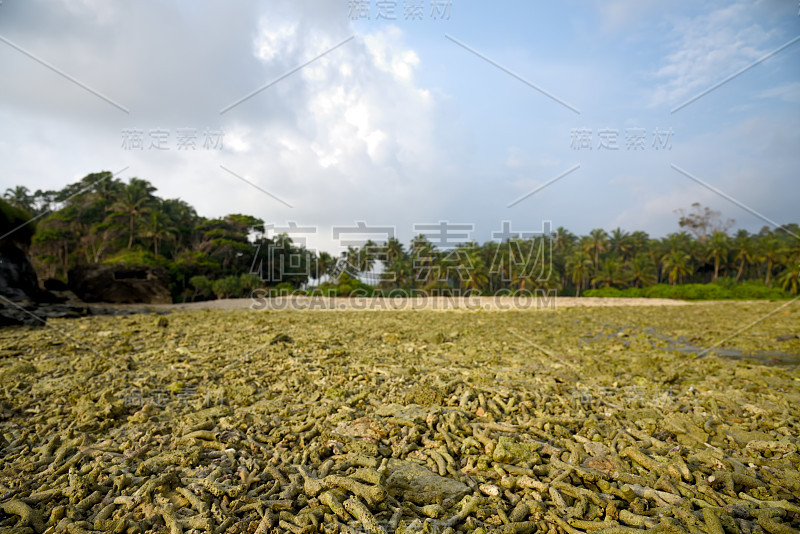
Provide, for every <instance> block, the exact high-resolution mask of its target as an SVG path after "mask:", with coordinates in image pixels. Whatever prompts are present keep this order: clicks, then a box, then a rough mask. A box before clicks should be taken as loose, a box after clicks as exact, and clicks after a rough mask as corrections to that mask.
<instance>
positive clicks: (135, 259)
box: [103, 249, 168, 267]
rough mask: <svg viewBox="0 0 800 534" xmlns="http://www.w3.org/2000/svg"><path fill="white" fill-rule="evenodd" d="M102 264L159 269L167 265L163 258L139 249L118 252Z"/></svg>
mask: <svg viewBox="0 0 800 534" xmlns="http://www.w3.org/2000/svg"><path fill="white" fill-rule="evenodd" d="M103 263H107V264H119V265H150V266H159V267H166V266H167V264H168V262H167V260H166V259H165V258H164V257H162V256H156V255H155V254H153V253H152V252H150V251H149V250H141V249H134V250H127V249H125V250H120V251H119V252H117V253H116V254H114V255H113V256H110V257H108V258H106V259H105V260H103Z"/></svg>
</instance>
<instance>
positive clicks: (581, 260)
mask: <svg viewBox="0 0 800 534" xmlns="http://www.w3.org/2000/svg"><path fill="white" fill-rule="evenodd" d="M591 271H592V258H591V256H589V254H587V253H586V252H584V251H581V250H579V251H576V252H575V253H573V254H572V255H571V256H570V258H569V260H568V261H567V272H568V273H569V276H570V279H571V280H572V283H573V284H575V287H577V288H578V291H577V296H579V297H580V296H581V289H583V288H584V287H586V280H587V278H588V276H589V273H590V272H591Z"/></svg>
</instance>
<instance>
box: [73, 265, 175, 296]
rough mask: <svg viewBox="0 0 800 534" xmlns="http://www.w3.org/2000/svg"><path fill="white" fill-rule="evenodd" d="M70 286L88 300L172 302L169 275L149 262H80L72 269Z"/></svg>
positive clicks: (76, 293) (78, 294)
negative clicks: (137, 263) (129, 263)
mask: <svg viewBox="0 0 800 534" xmlns="http://www.w3.org/2000/svg"><path fill="white" fill-rule="evenodd" d="M68 278H69V288H70V290H71V291H72V292H73V293H75V295H77V296H78V298H80V299H81V300H83V301H85V302H108V303H113V304H171V303H172V297H171V296H170V293H169V276H168V274H167V271H166V270H165V269H163V268H161V267H152V266H146V265H133V266H131V265H98V264H90V265H79V266H77V267H74V268H72V269H70V270H69V273H68Z"/></svg>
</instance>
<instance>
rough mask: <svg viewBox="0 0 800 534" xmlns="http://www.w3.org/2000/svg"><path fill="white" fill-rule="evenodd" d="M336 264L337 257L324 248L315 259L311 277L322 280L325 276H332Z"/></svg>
mask: <svg viewBox="0 0 800 534" xmlns="http://www.w3.org/2000/svg"><path fill="white" fill-rule="evenodd" d="M335 266H336V259H335V258H334V257H333V256H332V255H331V254H330V253H329V252H325V251H324V250H322V251H320V253H319V254H318V255H316V256H315V257H314V259H313V269H312V271H311V277H312V278H316V279H317V280H320V281H322V277H323V276H330V274H331V272H332V271H333V268H334V267H335Z"/></svg>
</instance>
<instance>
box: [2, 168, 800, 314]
mask: <svg viewBox="0 0 800 534" xmlns="http://www.w3.org/2000/svg"><path fill="white" fill-rule="evenodd" d="M4 197H5V199H6V201H3V202H2V203H0V226H2V227H3V228H4V229H5V231H6V232H7V231H9V230H12V229H14V228H15V227H17V226H20V225H22V224H23V223H24V222H26V221H27V220H28V219H29V217H28V216H27V213H26V211H25V210H27V211H29V212H31V213H34V214H35V215H37V216H38V215H41V218H40V219H39V220H38V224H37V228H36V233H35V234H34V233H33V226H32V225H23V226H22V227H21V228H20V229H19V230H18V231H16V232H15V234H14V236H12V239H15V240H22V242H23V243H25V244H27V243H30V244H31V248H30V253H31V257H32V260H33V264H34V268H35V269H36V270H37V271H38V272H39V276H40V278H62V279H63V278H65V277H66V273H67V272H68V270H69V269H70V268H72V267H74V266H76V265H79V264H83V263H125V264H143V265H161V266H164V267H166V268H167V270H168V272H169V279H170V282H169V283H170V291H171V293H172V296H173V299H175V300H176V301H181V300H183V301H186V300H196V299H202V298H210V297H212V296H213V295H221V296H226V297H234V296H245V297H246V296H248V295H249V294H250V293H251V292H252V291H253V290H255V289H257V288H259V287H261V286H262V283H261V280H269V281H270V284H272V289H273V292H274V291H275V290H277V291H281V290H285V291H286V292H291V293H294V294H297V293H299V292H301V291H303V290H304V291H305V292H308V291H312V292H315V293H316V294H325V295H338V296H349V295H373V292H374V290H375V289H374V288H373V286H370V285H368V284H365V283H364V282H362V281H360V280H359V279H357V278H354V277H351V276H348V275H347V274H344V273H343V269H342V267H343V265H344V264H346V270H347V272H350V273H358V276H360V277H362V278H364V277H365V276H364V275H366V274H369V273H372V272H380V273H381V275H380V277H378V279H377V281H379V283H378V284H377V287H378V288H379V289H380V290H381V291H382V292H384V293H389V292H391V291H392V290H395V289H402V290H404V291H406V292H407V294H412V293H413V292H415V291H425V292H427V293H428V294H440V295H448V294H451V293H452V294H456V295H458V294H462V295H463V294H465V293H467V292H469V293H470V294H473V295H476V294H480V295H495V294H520V293H530V292H533V291H536V290H539V289H543V290H552V289H556V290H557V291H558V294H560V295H576V296H581V295H582V294H584V293H585V292H586V291H587V290H590V291H589V292H588V293H585V294H586V295H594V296H598V295H608V296H634V295H636V296H644V297H651V296H652V297H665V298H681V299H726V298H730V299H734V298H736V299H756V298H758V299H761V298H784V297H785V295H786V294H788V293H787V292H790V293H793V294H797V293H800V243H798V241H797V239H796V238H795V237H794V235H795V234H797V233H798V232H800V226H798V225H797V224H794V223H792V224H786V225H785V226H784V227H782V228H778V229H774V230H773V229H771V228H767V227H765V228H763V229H762V230H761V231H760V232H758V233H755V234H750V233H749V232H747V231H745V230H739V231H738V232H736V234H735V235H734V236H730V235H728V232H727V230H728V228H729V226H730V223H731V221H724V220H723V219H721V214H719V213H717V212H714V211H713V210H710V209H709V208H704V207H702V206H700V205H699V204H694V205H692V210H691V211H690V212H688V213H687V212H683V211H679V214H680V216H681V218H680V219H679V221H678V224H679V226H680V227H681V228H682V230H681V231H679V232H674V233H671V234H669V235H667V236H665V237H663V238H660V239H652V238H650V236H648V235H647V234H646V233H645V232H641V231H634V232H630V233H629V232H626V231H624V230H622V229H620V228H616V229H614V230H611V231H610V232H608V231H606V230H604V229H602V228H595V229H592V230H591V231H590V232H589V234H588V235H585V236H578V235H575V234H572V233H571V232H569V231H568V230H566V229H564V228H558V229H557V230H556V231H555V232H553V234H552V235H550V236H535V237H527V238H521V237H513V238H511V239H509V240H506V241H503V242H502V243H498V242H495V241H492V242H488V243H484V244H479V243H476V242H470V243H462V244H459V245H458V246H457V247H456V248H455V249H452V250H440V249H438V248H437V247H436V246H435V245H434V244H433V243H432V242H431V241H430V240H428V239H427V238H426V237H425V236H424V235H418V236H416V237H414V238H413V240H412V241H411V243H410V244H409V246H408V247H407V248H406V247H404V246H403V244H402V243H400V241H399V240H398V239H397V238H394V237H392V238H390V239H389V240H388V241H387V242H386V243H374V242H372V241H368V242H366V243H365V244H364V245H363V246H361V247H356V246H350V247H348V248H347V250H346V251H344V252H343V253H342V254H341V255H340V256H335V255H332V254H329V253H327V252H324V251H320V253H319V254H316V253H314V252H313V251H309V250H306V249H305V248H304V247H303V246H301V245H298V244H295V243H294V242H293V241H292V239H291V237H290V236H288V235H285V234H278V235H274V236H272V237H269V238H267V237H266V236H265V235H264V234H265V229H266V228H267V227H266V226H265V224H264V221H263V220H261V219H259V218H257V217H253V216H250V215H245V214H238V213H234V214H229V215H226V216H224V217H221V218H215V219H207V218H204V217H201V216H198V215H197V213H196V212H195V210H194V208H192V207H191V206H190V205H188V204H187V203H186V202H184V201H182V200H180V199H162V198H160V197H158V196H157V195H156V188H155V187H154V186H153V185H152V184H151V183H150V182H148V181H147V180H143V179H139V178H131V179H130V181H129V182H128V183H124V182H121V181H120V180H118V179H115V178H114V177H113V175H112V174H111V173H110V172H107V171H104V172H99V173H93V174H89V175H87V176H86V177H84V178H83V179H81V180H79V181H77V182H75V183H72V184H68V185H67V186H65V187H64V188H63V189H61V190H60V191H36V192H35V193H33V194H31V193H30V192H29V191H28V190H27V188H25V187H24V186H17V187H14V188H9V189H7V190H6V192H5V194H4ZM51 210H52V211H51ZM690 232H691V233H690ZM545 242H547V243H546V244H545ZM243 273H245V274H243ZM375 276H376V277H377V275H375ZM196 277H203V279H205V280H207V281H208V282H209V283H210V284H211V285H210V286H209V285H208V284H204V283H203V282H200V281H199V280H201V278H196ZM331 278H332V279H331ZM312 279H313V280H317V281H319V282H322V284H321V285H319V286H317V287H311V288H309V287H306V284H308V283H309V281H310V280H312ZM192 280H195V281H197V282H198V284H200V286H198V285H196V284H193V283H192ZM326 280H327V281H326ZM215 282H219V283H218V284H216V286H215V285H214V283H215ZM709 282H716V285H709ZM667 284H669V286H668V285H667ZM670 286H671V287H670ZM303 288H305V289H303Z"/></svg>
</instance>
